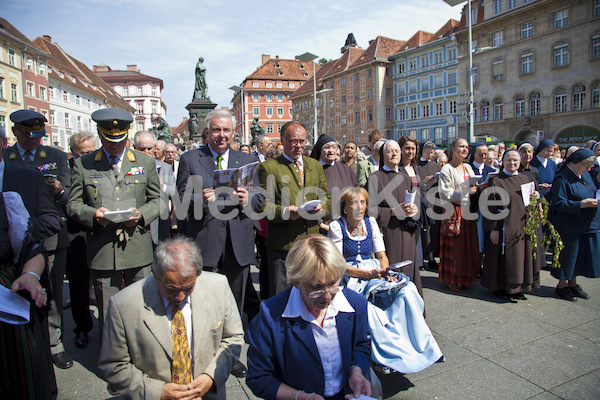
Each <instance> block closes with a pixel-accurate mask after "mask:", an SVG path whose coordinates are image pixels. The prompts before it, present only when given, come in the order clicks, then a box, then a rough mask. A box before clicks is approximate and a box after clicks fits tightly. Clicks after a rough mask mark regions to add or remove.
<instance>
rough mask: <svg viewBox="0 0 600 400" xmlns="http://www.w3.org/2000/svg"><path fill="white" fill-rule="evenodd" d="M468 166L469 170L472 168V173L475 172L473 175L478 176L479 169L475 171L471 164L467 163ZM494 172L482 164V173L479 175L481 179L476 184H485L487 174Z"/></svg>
mask: <svg viewBox="0 0 600 400" xmlns="http://www.w3.org/2000/svg"><path fill="white" fill-rule="evenodd" d="M469 165H471V168H473V171H474V172H475V175H479V169H477V168H476V167H475V165H474V164H473V163H472V162H471V163H469ZM494 171H496V170H495V169H494V168H492V167H490V166H489V165H487V164H485V163H484V164H483V172H482V173H481V178H480V179H479V182H478V183H483V182H485V178H487V176H488V174H489V173H490V172H494Z"/></svg>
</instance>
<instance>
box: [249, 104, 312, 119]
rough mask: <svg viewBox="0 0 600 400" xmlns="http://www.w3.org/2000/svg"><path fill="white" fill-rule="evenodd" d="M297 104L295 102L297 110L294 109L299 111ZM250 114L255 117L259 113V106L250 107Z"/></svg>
mask: <svg viewBox="0 0 600 400" xmlns="http://www.w3.org/2000/svg"><path fill="white" fill-rule="evenodd" d="M299 106H300V105H299V104H296V108H298V110H296V111H300V110H299V108H300V107H299ZM252 115H254V116H255V117H258V116H259V115H260V107H252Z"/></svg>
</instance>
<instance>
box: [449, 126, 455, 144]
mask: <svg viewBox="0 0 600 400" xmlns="http://www.w3.org/2000/svg"><path fill="white" fill-rule="evenodd" d="M454 138H456V126H454V125H451V126H449V127H448V140H454Z"/></svg>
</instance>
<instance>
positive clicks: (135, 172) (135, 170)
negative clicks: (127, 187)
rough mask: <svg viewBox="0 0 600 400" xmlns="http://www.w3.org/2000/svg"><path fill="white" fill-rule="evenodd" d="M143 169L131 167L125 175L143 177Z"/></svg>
mask: <svg viewBox="0 0 600 400" xmlns="http://www.w3.org/2000/svg"><path fill="white" fill-rule="evenodd" d="M143 174H144V167H133V168H131V169H130V170H129V172H127V175H143Z"/></svg>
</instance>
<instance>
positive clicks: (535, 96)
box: [529, 92, 541, 115]
mask: <svg viewBox="0 0 600 400" xmlns="http://www.w3.org/2000/svg"><path fill="white" fill-rule="evenodd" d="M540 98H541V96H540V94H539V93H538V92H534V93H531V94H530V95H529V115H539V114H540Z"/></svg>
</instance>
